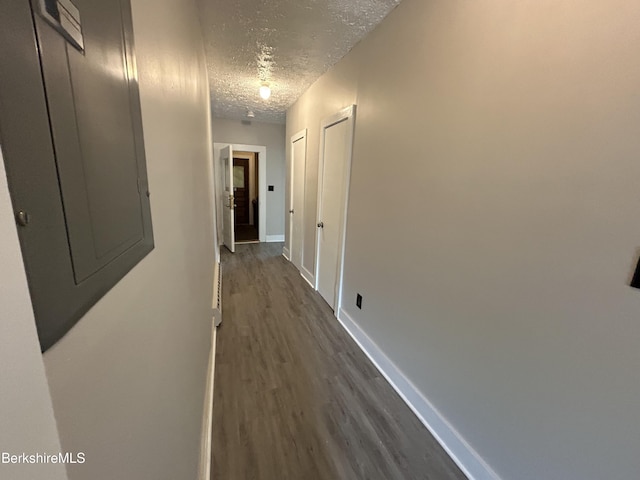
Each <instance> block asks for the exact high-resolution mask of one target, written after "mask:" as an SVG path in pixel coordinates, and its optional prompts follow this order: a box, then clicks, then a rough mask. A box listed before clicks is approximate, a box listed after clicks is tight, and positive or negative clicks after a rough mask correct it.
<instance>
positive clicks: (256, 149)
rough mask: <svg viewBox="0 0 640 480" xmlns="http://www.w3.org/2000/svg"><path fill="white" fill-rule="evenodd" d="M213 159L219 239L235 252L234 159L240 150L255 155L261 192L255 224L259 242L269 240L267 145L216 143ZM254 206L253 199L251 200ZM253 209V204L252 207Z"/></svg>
mask: <svg viewBox="0 0 640 480" xmlns="http://www.w3.org/2000/svg"><path fill="white" fill-rule="evenodd" d="M213 152H214V154H213V155H214V158H215V159H216V161H215V162H214V175H213V177H214V183H215V185H216V191H217V192H218V197H217V199H216V200H217V201H216V209H217V211H218V242H219V244H220V245H226V246H227V247H228V248H229V250H230V251H231V252H234V251H235V239H236V235H235V225H236V222H235V211H236V209H235V203H236V202H235V201H233V200H234V199H233V197H234V193H235V191H234V190H233V187H234V185H233V184H234V179H233V170H234V169H233V166H234V162H233V159H234V158H241V157H238V155H237V152H245V153H246V152H249V153H255V154H256V157H255V158H256V182H257V183H258V193H257V196H256V199H257V204H258V213H257V214H256V213H255V212H254V217H253V221H254V225H256V227H257V230H258V236H259V241H260V242H266V241H267V222H266V220H267V195H266V193H267V171H266V170H267V148H266V147H265V146H263V145H245V144H236V143H218V142H214V144H213ZM250 205H251V201H250ZM250 208H252V205H251V207H250Z"/></svg>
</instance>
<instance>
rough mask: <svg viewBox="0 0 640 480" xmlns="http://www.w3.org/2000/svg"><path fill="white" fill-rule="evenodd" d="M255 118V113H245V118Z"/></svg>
mask: <svg viewBox="0 0 640 480" xmlns="http://www.w3.org/2000/svg"><path fill="white" fill-rule="evenodd" d="M255 116H256V114H255V113H253V110H248V111H247V117H249V118H254V117H255Z"/></svg>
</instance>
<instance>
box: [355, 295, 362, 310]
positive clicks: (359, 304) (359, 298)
mask: <svg viewBox="0 0 640 480" xmlns="http://www.w3.org/2000/svg"><path fill="white" fill-rule="evenodd" d="M356 307H358V308H359V309H360V310H362V295H360V294H359V293H356Z"/></svg>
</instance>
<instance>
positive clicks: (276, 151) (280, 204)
mask: <svg viewBox="0 0 640 480" xmlns="http://www.w3.org/2000/svg"><path fill="white" fill-rule="evenodd" d="M284 133H285V126H284V125H279V124H275V123H263V122H250V124H245V123H243V122H242V121H240V120H229V119H224V118H214V119H213V141H214V142H216V143H220V144H233V143H236V144H242V145H264V146H265V147H267V179H266V180H267V185H273V186H274V191H273V192H269V191H267V192H266V194H267V198H266V201H267V215H266V221H267V232H266V234H267V235H268V236H277V235H284V216H285V215H284V212H285V208H284V193H285V192H284V188H285V185H284V179H285V135H284ZM218 151H219V149H218V150H215V149H214V158H216V159H217V158H219V156H218ZM261 161H263V159H262V158H258V162H261ZM219 215H221V213H219ZM220 222H221V217H220ZM219 228H220V229H221V223H220V224H219Z"/></svg>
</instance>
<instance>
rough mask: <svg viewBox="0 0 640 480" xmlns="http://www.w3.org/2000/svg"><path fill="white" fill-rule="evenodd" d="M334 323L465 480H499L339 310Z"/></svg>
mask: <svg viewBox="0 0 640 480" xmlns="http://www.w3.org/2000/svg"><path fill="white" fill-rule="evenodd" d="M338 321H339V322H340V323H341V324H342V326H343V327H344V328H345V330H346V331H347V333H349V335H351V337H352V338H353V339H354V340H355V342H356V343H357V344H358V346H359V347H360V348H361V349H362V351H363V352H364V353H365V355H367V357H369V359H370V360H371V362H372V363H373V364H374V365H375V367H376V368H377V369H378V371H380V373H381V374H382V375H383V376H384V378H386V379H387V381H388V382H389V383H390V384H391V386H392V387H393V388H394V389H395V391H396V392H398V395H400V397H401V398H402V399H403V400H404V401H405V403H406V404H407V405H408V406H409V408H410V409H411V410H412V411H413V413H415V414H416V416H417V417H418V419H419V420H420V421H421V422H422V423H423V424H424V426H425V427H427V429H428V430H429V431H430V432H431V434H432V435H433V436H434V437H435V438H436V440H437V441H438V442H439V443H440V445H441V446H442V448H444V449H445V451H446V452H447V453H448V454H449V456H450V457H451V458H452V459H453V461H454V462H455V463H456V464H457V465H458V467H460V469H461V470H462V471H463V473H464V474H465V475H466V476H467V477H468V478H469V480H500V477H498V475H497V474H496V473H495V472H494V471H493V470H491V467H489V465H487V464H486V463H485V462H484V460H482V458H481V457H480V456H479V455H478V453H477V452H476V451H475V450H474V449H473V448H472V447H471V445H469V444H468V443H467V442H466V441H465V440H464V438H462V436H461V435H460V434H459V433H458V432H457V431H456V430H455V429H454V428H453V427H452V426H451V424H449V422H448V421H447V419H446V418H444V417H443V416H442V415H441V414H440V412H438V410H436V408H435V407H434V406H433V405H431V403H430V402H429V400H427V399H426V398H425V397H424V395H422V393H421V392H420V391H419V390H418V389H417V388H416V387H415V385H413V383H411V381H410V380H409V379H408V378H407V377H405V376H404V374H403V373H402V372H401V371H400V370H399V369H398V367H396V366H395V365H394V363H393V362H392V361H391V360H390V359H389V358H388V357H387V356H386V355H385V354H384V352H383V351H382V350H380V348H379V347H378V346H377V345H376V344H375V343H374V342H373V340H371V339H370V338H369V337H368V336H367V334H366V333H365V332H364V331H363V330H362V329H361V328H360V327H359V326H358V324H357V323H356V322H355V321H354V320H353V319H352V318H351V317H350V316H349V314H348V313H347V312H345V311H344V310H343V309H340V311H339V314H338Z"/></svg>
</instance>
